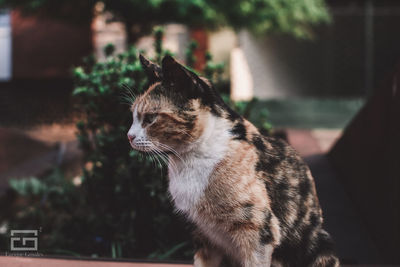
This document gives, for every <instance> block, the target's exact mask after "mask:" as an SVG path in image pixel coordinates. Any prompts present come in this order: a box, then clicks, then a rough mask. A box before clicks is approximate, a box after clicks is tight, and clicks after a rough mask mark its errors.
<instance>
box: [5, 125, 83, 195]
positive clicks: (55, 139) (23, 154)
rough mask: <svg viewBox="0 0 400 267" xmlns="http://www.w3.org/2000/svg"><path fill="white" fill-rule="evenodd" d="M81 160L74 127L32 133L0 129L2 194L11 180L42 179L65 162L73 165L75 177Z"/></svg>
mask: <svg viewBox="0 0 400 267" xmlns="http://www.w3.org/2000/svg"><path fill="white" fill-rule="evenodd" d="M79 160H80V152H79V149H78V144H77V141H76V138H75V126H74V125H73V124H66V125H58V124H55V125H47V126H41V127H36V128H32V129H29V130H21V129H16V128H1V127H0V194H1V193H2V192H4V191H5V190H6V189H7V187H8V180H9V179H10V178H22V177H30V176H40V175H41V174H43V173H44V172H46V171H48V170H50V169H52V168H54V167H56V166H60V165H61V164H62V163H63V162H64V163H65V162H69V165H68V170H67V172H68V174H69V175H73V173H74V172H76V170H77V167H78V166H77V164H78V163H79Z"/></svg>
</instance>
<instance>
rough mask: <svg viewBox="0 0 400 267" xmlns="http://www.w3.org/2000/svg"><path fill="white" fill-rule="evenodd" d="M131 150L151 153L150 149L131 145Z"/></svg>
mask: <svg viewBox="0 0 400 267" xmlns="http://www.w3.org/2000/svg"><path fill="white" fill-rule="evenodd" d="M131 147H132V149H134V150H136V151H140V152H151V151H152V149H151V148H150V147H145V146H137V145H134V144H132V143H131Z"/></svg>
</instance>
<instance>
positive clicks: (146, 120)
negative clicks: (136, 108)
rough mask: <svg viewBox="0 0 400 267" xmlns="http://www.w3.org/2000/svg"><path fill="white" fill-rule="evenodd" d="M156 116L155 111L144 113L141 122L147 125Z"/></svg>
mask: <svg viewBox="0 0 400 267" xmlns="http://www.w3.org/2000/svg"><path fill="white" fill-rule="evenodd" d="M156 117H157V113H146V114H145V115H144V117H143V124H144V125H148V124H151V123H153V122H154V120H155V119H156Z"/></svg>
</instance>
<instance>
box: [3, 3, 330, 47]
mask: <svg viewBox="0 0 400 267" xmlns="http://www.w3.org/2000/svg"><path fill="white" fill-rule="evenodd" d="M97 2H102V3H103V4H104V7H105V10H108V11H111V12H112V13H113V14H114V19H116V20H121V21H123V22H125V23H126V25H127V26H128V29H129V30H128V36H130V38H129V39H130V40H131V41H133V40H135V38H137V37H139V36H140V35H141V34H144V33H145V32H146V31H148V30H149V29H151V28H152V27H153V25H157V24H163V23H168V22H177V23H182V24H185V25H188V26H190V27H205V28H208V29H215V28H217V27H220V26H226V25H227V26H232V27H233V28H234V29H241V28H248V29H250V30H251V31H253V32H255V33H257V34H265V33H270V32H278V33H285V34H290V35H294V36H296V37H301V38H305V37H310V36H311V35H312V31H311V29H310V26H312V25H316V24H319V23H323V22H328V21H329V20H330V16H329V13H328V11H327V7H326V4H325V2H324V0H251V1H249V0H100V1H95V0H57V1H54V0H0V7H7V6H9V7H19V8H21V9H22V10H24V11H26V12H31V13H32V12H33V13H35V12H39V13H44V14H48V15H50V16H54V17H57V18H60V17H61V18H68V19H70V20H75V21H77V20H78V21H80V20H82V19H87V18H90V17H91V16H92V14H93V12H92V11H91V10H93V6H94V5H95V4H96V3H97Z"/></svg>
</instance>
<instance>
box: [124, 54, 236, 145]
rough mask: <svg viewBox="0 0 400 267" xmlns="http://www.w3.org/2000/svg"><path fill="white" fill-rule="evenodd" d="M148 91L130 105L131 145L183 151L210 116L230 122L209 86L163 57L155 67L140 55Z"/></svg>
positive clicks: (227, 113)
mask: <svg viewBox="0 0 400 267" xmlns="http://www.w3.org/2000/svg"><path fill="white" fill-rule="evenodd" d="M140 61H141V63H142V66H143V68H144V70H145V72H146V74H147V76H148V80H149V81H150V84H151V85H150V86H149V88H148V89H147V90H146V91H145V92H144V93H143V94H142V95H140V96H138V97H137V98H136V99H135V101H134V103H133V104H132V107H131V111H132V116H133V123H132V126H131V128H130V129H129V132H128V139H129V142H130V144H131V146H132V147H133V148H134V149H136V150H140V151H154V149H156V150H158V151H163V152H167V151H179V152H184V151H187V150H188V149H190V147H191V146H192V145H193V144H195V143H196V141H198V140H199V138H200V137H201V136H202V134H203V133H204V131H205V128H206V127H207V124H208V121H209V119H210V117H211V116H214V117H225V118H228V117H229V118H230V119H234V118H233V117H234V116H235V114H234V113H233V112H231V110H230V109H229V108H228V107H227V106H226V105H225V104H224V102H223V101H222V99H221V97H220V96H219V95H218V94H217V93H216V91H215V90H214V88H213V86H212V85H211V83H210V82H209V81H208V80H206V79H204V78H201V77H199V76H197V75H196V74H195V73H193V72H192V71H190V70H188V69H187V68H185V67H184V66H182V65H181V64H179V63H178V62H177V61H176V60H175V59H174V58H172V57H171V56H165V57H164V59H163V60H162V64H161V65H162V66H161V67H160V66H158V65H157V64H154V63H153V62H151V61H149V60H147V59H146V58H144V57H143V56H142V55H140Z"/></svg>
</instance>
